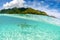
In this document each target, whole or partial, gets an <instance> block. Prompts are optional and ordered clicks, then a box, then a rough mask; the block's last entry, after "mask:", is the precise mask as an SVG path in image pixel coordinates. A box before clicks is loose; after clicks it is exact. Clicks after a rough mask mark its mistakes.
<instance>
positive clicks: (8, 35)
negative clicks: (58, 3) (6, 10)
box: [0, 15, 60, 40]
mask: <svg viewBox="0 0 60 40" xmlns="http://www.w3.org/2000/svg"><path fill="white" fill-rule="evenodd" d="M14 16H15V15H1V16H0V40H60V25H59V23H58V22H60V21H59V20H58V19H55V18H52V17H48V16H39V15H16V16H15V17H14ZM17 16H18V17H17ZM49 18H50V19H49Z"/></svg>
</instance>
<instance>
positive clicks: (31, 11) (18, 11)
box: [0, 7, 47, 15]
mask: <svg viewBox="0 0 60 40" xmlns="http://www.w3.org/2000/svg"><path fill="white" fill-rule="evenodd" d="M2 13H6V14H37V15H47V13H46V12H43V11H39V10H35V9H33V8H16V7H15V8H11V9H2V10H0V14H2Z"/></svg>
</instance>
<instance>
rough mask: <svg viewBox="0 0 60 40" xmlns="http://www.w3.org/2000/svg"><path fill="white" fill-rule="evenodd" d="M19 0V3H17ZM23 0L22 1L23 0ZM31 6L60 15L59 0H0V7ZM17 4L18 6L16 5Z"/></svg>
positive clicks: (50, 13)
mask: <svg viewBox="0 0 60 40" xmlns="http://www.w3.org/2000/svg"><path fill="white" fill-rule="evenodd" d="M16 1H17V2H19V4H20V5H18V4H17V2H16ZM23 1H24V2H23ZM23 4H24V5H25V7H31V8H34V9H38V10H41V11H45V12H47V13H48V14H49V15H53V16H57V17H60V12H59V11H60V1H59V0H19V1H18V0H0V9H2V8H3V7H4V8H12V7H15V6H16V7H18V6H19V7H22V6H23ZM17 5H18V6H17Z"/></svg>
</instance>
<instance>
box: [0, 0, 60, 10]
mask: <svg viewBox="0 0 60 40" xmlns="http://www.w3.org/2000/svg"><path fill="white" fill-rule="evenodd" d="M10 1H12V0H0V8H2V6H3V4H5V3H6V2H10ZM24 1H26V3H27V4H28V2H31V3H32V2H34V1H35V0H24ZM41 1H44V3H43V4H42V5H43V6H46V5H49V8H54V9H58V10H59V9H60V1H59V0H36V2H37V3H38V2H39V3H40V2H41ZM37 3H36V4H37ZM29 5H32V4H29Z"/></svg>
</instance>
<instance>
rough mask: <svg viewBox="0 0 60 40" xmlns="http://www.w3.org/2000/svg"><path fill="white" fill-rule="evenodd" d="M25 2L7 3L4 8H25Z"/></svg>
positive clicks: (20, 0) (17, 0)
mask: <svg viewBox="0 0 60 40" xmlns="http://www.w3.org/2000/svg"><path fill="white" fill-rule="evenodd" d="M24 2H25V1H24V0H12V1H10V2H6V4H4V5H3V8H5V9H8V8H13V7H18V8H19V7H24Z"/></svg>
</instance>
